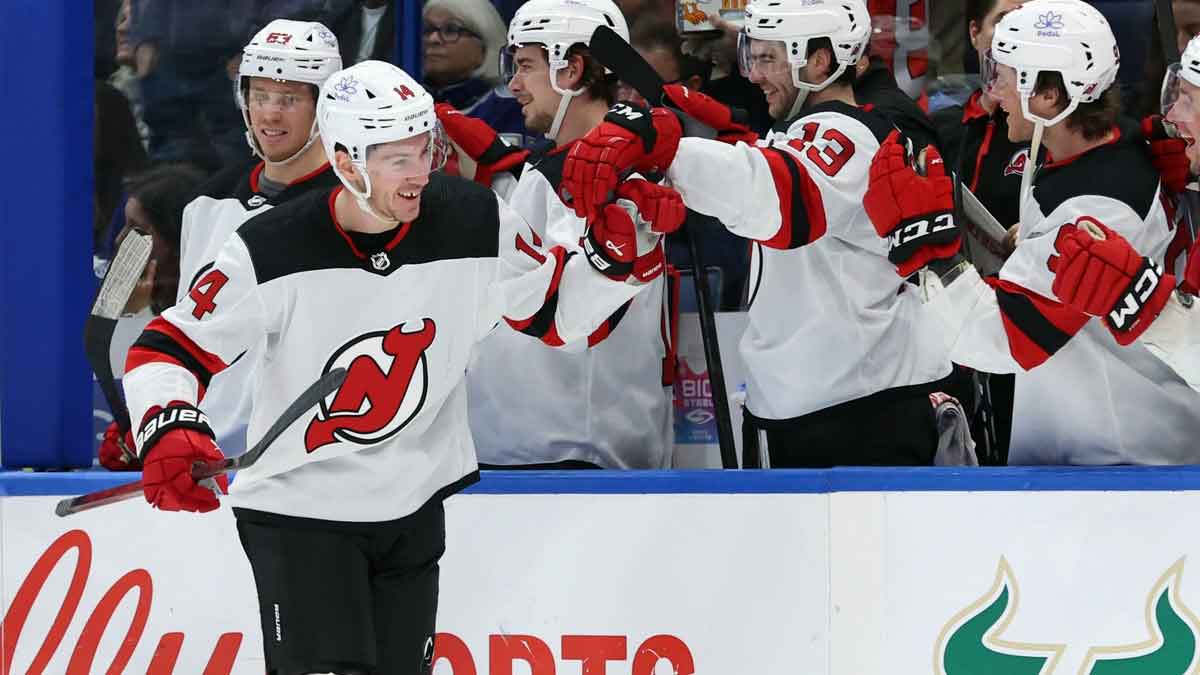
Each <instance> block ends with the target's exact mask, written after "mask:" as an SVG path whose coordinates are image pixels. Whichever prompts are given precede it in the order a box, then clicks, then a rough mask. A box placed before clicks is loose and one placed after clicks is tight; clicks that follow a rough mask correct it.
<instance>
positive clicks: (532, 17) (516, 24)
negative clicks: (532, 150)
mask: <svg viewBox="0 0 1200 675" xmlns="http://www.w3.org/2000/svg"><path fill="white" fill-rule="evenodd" d="M600 26H607V27H609V28H611V29H612V30H613V31H614V32H615V33H616V34H617V35H620V36H621V38H622V39H624V40H625V41H626V42H628V41H629V26H628V24H626V23H625V15H624V14H622V13H621V10H620V8H619V7H617V5H616V4H615V3H614V2H613V1H612V0H529V2H526V3H525V4H523V5H521V6H520V7H518V8H517V11H516V13H515V14H514V15H513V19H512V21H511V22H509V24H508V44H507V45H506V46H505V47H504V49H502V50H501V52H500V77H501V78H502V79H503V80H504V82H505V83H507V82H509V81H511V80H512V78H513V75H514V74H515V73H516V64H515V63H514V61H513V54H514V53H515V52H516V50H517V49H520V48H521V47H524V46H526V45H541V46H542V47H544V48H545V49H546V60H547V61H548V62H549V64H550V71H549V74H550V86H551V87H552V88H553V89H554V91H556V92H558V93H559V94H560V95H561V96H562V97H563V98H562V100H561V101H560V102H559V106H558V111H557V113H556V114H555V116H554V122H553V123H552V124H551V127H550V132H549V133H548V134H547V135H548V136H550V137H551V138H553V137H554V136H555V135H557V134H558V129H559V126H560V125H561V124H562V118H563V116H564V115H565V114H566V110H567V106H568V105H569V103H570V100H571V99H572V98H574V97H575V96H578V95H580V94H582V93H583V90H582V89H577V90H566V89H563V88H562V87H560V86H558V71H560V70H562V69H563V68H566V67H567V52H568V50H570V49H571V47H573V46H575V45H577V44H582V45H585V46H586V45H589V44H591V41H592V33H593V32H594V31H595V30H596V28H598V27H600ZM605 72H609V71H608V69H607V68H606V69H605Z"/></svg>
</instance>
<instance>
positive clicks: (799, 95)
mask: <svg viewBox="0 0 1200 675" xmlns="http://www.w3.org/2000/svg"><path fill="white" fill-rule="evenodd" d="M806 100H808V90H807V89H804V88H799V89H797V90H796V100H795V101H794V102H793V103H792V109H791V110H790V111H788V114H787V117H786V118H785V119H789V120H790V119H792V118H793V117H795V116H796V115H799V114H800V109H801V108H803V107H804V102H805V101H806Z"/></svg>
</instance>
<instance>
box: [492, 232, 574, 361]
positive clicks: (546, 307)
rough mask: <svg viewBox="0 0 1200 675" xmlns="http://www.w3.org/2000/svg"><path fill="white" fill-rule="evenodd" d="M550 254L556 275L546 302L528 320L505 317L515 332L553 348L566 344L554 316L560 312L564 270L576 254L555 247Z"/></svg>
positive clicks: (549, 287) (551, 280) (553, 277)
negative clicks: (559, 302) (559, 297)
mask: <svg viewBox="0 0 1200 675" xmlns="http://www.w3.org/2000/svg"><path fill="white" fill-rule="evenodd" d="M549 254H550V256H551V257H553V258H554V260H555V267H554V275H553V276H552V277H551V278H550V284H549V286H548V287H547V288H546V300H545V302H543V303H542V306H541V307H540V308H538V311H536V312H534V313H533V316H531V317H529V318H527V319H511V318H509V317H507V316H506V317H504V320H505V321H507V322H508V325H509V326H512V328H513V330H516V331H520V332H522V333H525V334H526V335H532V336H533V337H535V338H537V339H539V340H541V341H542V342H544V343H546V344H548V345H550V346H551V347H561V346H563V345H564V344H566V343H565V342H564V341H563V339H562V338H561V337H559V335H558V327H557V326H555V325H554V315H555V313H556V312H557V310H558V287H559V284H561V283H562V275H563V270H565V269H566V267H567V260H569V259H570V258H571V256H573V255H575V253H574V252H568V251H567V250H566V249H564V248H563V247H562V246H555V247H554V248H552V249H550V251H549Z"/></svg>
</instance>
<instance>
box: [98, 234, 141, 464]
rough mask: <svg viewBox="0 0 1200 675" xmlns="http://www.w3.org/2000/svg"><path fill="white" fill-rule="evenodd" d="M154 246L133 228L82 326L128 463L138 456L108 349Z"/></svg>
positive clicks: (113, 260)
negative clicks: (129, 436)
mask: <svg viewBox="0 0 1200 675" xmlns="http://www.w3.org/2000/svg"><path fill="white" fill-rule="evenodd" d="M153 247H154V239H153V237H151V236H150V235H147V234H142V233H140V232H137V231H136V230H130V231H129V233H128V234H126V235H125V239H124V240H123V241H122V242H121V246H120V247H119V248H118V249H117V254H116V255H115V256H113V259H112V262H111V263H109V265H108V271H107V272H105V274H104V281H102V282H101V283H100V290H99V291H98V292H97V293H96V301H95V302H94V303H92V311H91V313H90V314H89V315H88V318H87V322H86V323H85V324H84V326H83V351H84V353H85V354H86V355H87V360H88V363H89V364H90V365H91V366H92V372H93V373H95V374H96V381H97V382H99V383H100V391H101V392H102V393H103V394H104V400H105V401H107V402H108V409H109V410H111V411H112V414H113V421H115V422H116V423H117V429H118V430H120V434H119V435H118V436H117V445H118V446H119V447H120V448H121V454H122V455H123V456H124V458H125V461H126V462H133V461H135V460H136V459H137V455H136V454H134V452H133V448H128V447H125V434H126V432H128V431H129V410H128V409H127V408H126V407H125V399H124V398H123V397H122V396H121V392H119V391H117V383H116V379H115V378H114V377H113V372H112V360H111V359H110V357H109V349H110V347H111V346H112V337H113V332H114V331H115V330H116V327H117V319H118V318H119V317H120V316H121V312H122V311H124V309H125V303H127V302H129V296H130V295H132V294H133V289H134V287H135V286H137V283H138V280H139V279H140V278H141V276H142V272H143V271H144V270H145V269H146V263H147V262H149V260H150V251H151V249H153Z"/></svg>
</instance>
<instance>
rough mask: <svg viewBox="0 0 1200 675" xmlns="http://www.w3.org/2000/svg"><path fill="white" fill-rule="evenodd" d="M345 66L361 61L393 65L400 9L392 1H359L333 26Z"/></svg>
mask: <svg viewBox="0 0 1200 675" xmlns="http://www.w3.org/2000/svg"><path fill="white" fill-rule="evenodd" d="M333 32H334V34H335V35H337V39H338V46H339V47H340V49H341V52H342V66H343V67H345V68H349V67H350V66H352V65H354V64H356V63H358V62H360V61H367V60H371V61H388V62H392V61H394V60H395V59H394V58H393V51H394V50H395V44H396V5H395V3H394V2H392V0H359V1H358V2H356V3H354V6H353V7H352V8H351V9H350V11H349V12H347V13H346V15H345V16H344V17H342V19H341V20H340V21H338V22H336V23H334V24H333Z"/></svg>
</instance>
